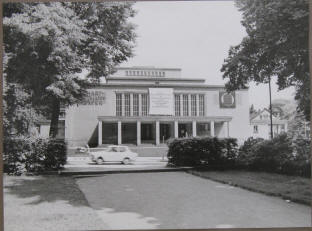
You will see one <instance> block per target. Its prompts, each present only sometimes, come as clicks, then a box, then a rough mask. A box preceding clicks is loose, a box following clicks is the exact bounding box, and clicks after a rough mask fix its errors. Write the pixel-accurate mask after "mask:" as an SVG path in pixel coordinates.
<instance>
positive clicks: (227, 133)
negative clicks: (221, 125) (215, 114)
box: [226, 121, 230, 138]
mask: <svg viewBox="0 0 312 231" xmlns="http://www.w3.org/2000/svg"><path fill="white" fill-rule="evenodd" d="M226 137H227V138H229V137H230V122H229V121H227V122H226Z"/></svg>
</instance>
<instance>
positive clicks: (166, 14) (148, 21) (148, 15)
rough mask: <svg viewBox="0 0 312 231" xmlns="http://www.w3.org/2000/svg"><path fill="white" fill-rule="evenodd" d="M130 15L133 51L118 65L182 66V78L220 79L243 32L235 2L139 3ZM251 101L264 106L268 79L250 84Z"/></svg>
mask: <svg viewBox="0 0 312 231" xmlns="http://www.w3.org/2000/svg"><path fill="white" fill-rule="evenodd" d="M134 9H135V10H136V11H137V14H136V16H135V17H134V18H132V19H131V22H132V23H134V24H135V25H136V33H137V35H138V37H137V41H136V47H135V52H134V53H135V56H134V57H132V58H130V59H129V61H128V62H126V63H123V65H121V66H125V67H130V66H155V67H167V68H171V67H172V68H181V69H182V73H181V75H182V78H183V77H184V78H203V79H205V80H206V83H207V84H224V83H225V80H223V79H222V73H221V72H220V69H221V66H222V63H223V61H224V59H225V58H226V57H227V54H228V50H229V48H230V46H233V45H237V44H239V43H240V42H241V40H242V38H243V37H244V36H246V32H245V28H244V27H243V26H242V25H241V23H240V21H241V20H242V15H241V12H239V11H238V9H237V8H236V7H235V6H234V2H233V1H176V2H137V3H135V4H134ZM277 89H278V87H277V85H276V84H275V83H274V80H272V98H273V99H279V98H284V99H292V98H293V94H294V89H293V88H289V89H286V90H283V91H279V92H278V91H277ZM249 102H250V105H251V104H253V105H254V106H255V108H256V109H261V108H263V107H267V106H268V104H269V90H268V85H267V84H260V85H256V84H254V83H251V84H250V88H249Z"/></svg>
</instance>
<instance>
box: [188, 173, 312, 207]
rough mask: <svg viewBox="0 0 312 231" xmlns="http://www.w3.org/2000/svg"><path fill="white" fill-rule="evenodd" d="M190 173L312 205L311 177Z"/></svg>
mask: <svg viewBox="0 0 312 231" xmlns="http://www.w3.org/2000/svg"><path fill="white" fill-rule="evenodd" d="M188 172H189V173H191V174H193V175H196V176H200V177H203V178H207V179H210V180H213V181H217V182H221V183H225V184H230V185H233V186H237V187H240V188H244V189H247V190H250V191H254V192H260V193H264V194H266V195H270V196H278V197H282V198H283V199H285V200H290V201H293V202H297V203H301V204H306V205H311V179H309V178H303V177H299V176H287V175H280V174H275V173H265V172H249V171H238V170H237V171H236V170H231V171H198V170H190V171H188Z"/></svg>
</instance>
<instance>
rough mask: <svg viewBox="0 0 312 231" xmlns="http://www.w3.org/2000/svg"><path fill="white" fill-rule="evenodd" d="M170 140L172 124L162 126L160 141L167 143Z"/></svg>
mask: <svg viewBox="0 0 312 231" xmlns="http://www.w3.org/2000/svg"><path fill="white" fill-rule="evenodd" d="M169 138H170V124H160V140H161V142H163V141H166V140H167V139H169Z"/></svg>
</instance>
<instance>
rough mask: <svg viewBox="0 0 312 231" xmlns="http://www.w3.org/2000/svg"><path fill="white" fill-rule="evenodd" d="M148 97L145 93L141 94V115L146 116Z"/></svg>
mask: <svg viewBox="0 0 312 231" xmlns="http://www.w3.org/2000/svg"><path fill="white" fill-rule="evenodd" d="M147 108H148V97H147V94H142V116H147Z"/></svg>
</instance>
